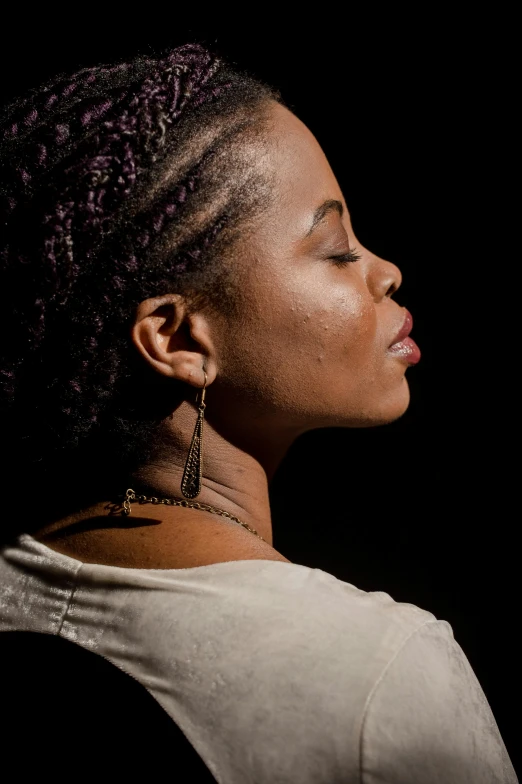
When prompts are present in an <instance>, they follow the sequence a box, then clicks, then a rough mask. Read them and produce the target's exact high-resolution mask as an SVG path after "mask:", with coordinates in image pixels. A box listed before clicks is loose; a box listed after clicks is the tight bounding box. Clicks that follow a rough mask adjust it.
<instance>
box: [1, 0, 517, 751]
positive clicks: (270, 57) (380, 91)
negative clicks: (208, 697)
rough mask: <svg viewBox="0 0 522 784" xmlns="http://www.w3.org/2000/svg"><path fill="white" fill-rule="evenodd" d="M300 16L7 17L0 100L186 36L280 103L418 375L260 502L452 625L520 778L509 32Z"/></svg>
mask: <svg viewBox="0 0 522 784" xmlns="http://www.w3.org/2000/svg"><path fill="white" fill-rule="evenodd" d="M412 8H413V7H412ZM309 11H310V14H309V16H307V17H306V18H304V17H299V18H296V19H295V22H294V24H292V23H290V22H285V24H284V29H283V27H282V24H283V20H282V19H278V18H269V17H268V15H266V16H263V15H262V14H261V12H260V10H259V9H257V10H255V11H254V10H253V9H250V10H248V9H246V10H245V8H243V10H242V11H241V12H240V11H239V10H238V12H237V15H234V14H232V13H230V14H229V15H228V16H229V19H228V20H227V19H223V18H222V19H221V20H220V21H219V22H216V23H215V24H213V23H211V22H209V21H208V20H207V22H205V23H201V18H202V17H203V12H202V11H201V14H199V15H198V11H197V9H196V10H195V11H194V13H193V15H192V16H190V15H187V14H184V15H182V18H181V19H180V16H179V13H180V12H179V9H176V7H175V6H174V7H173V8H172V9H170V10H169V8H167V7H165V6H159V5H157V4H154V3H152V4H148V5H147V6H146V7H143V8H141V9H140V11H139V17H137V18H133V19H128V18H127V17H123V18H118V14H116V13H114V14H113V15H111V14H110V7H109V8H108V7H102V6H101V5H100V6H97V7H95V6H89V8H88V9H87V7H86V8H85V9H84V10H83V11H79V10H69V12H65V11H64V10H63V11H58V10H55V11H52V12H51V11H48V10H47V11H46V12H45V15H44V14H42V15H41V17H39V18H38V17H36V16H35V15H34V14H32V15H25V14H24V12H22V11H17V10H16V9H11V11H10V12H9V13H8V15H7V16H6V19H5V22H6V23H5V26H4V32H3V41H4V46H3V49H2V72H3V75H4V77H3V81H2V91H3V96H2V98H3V100H7V99H8V98H9V97H11V96H12V95H14V94H16V93H18V92H19V91H20V90H22V89H25V88H26V87H29V86H32V85H34V84H36V83H38V82H40V81H42V80H44V79H46V78H47V77H49V76H51V75H53V74H54V73H56V72H58V71H62V70H70V69H73V68H76V67H79V66H82V65H91V64H95V63H98V62H101V61H109V60H112V59H117V58H121V57H128V56H131V55H133V54H135V53H138V52H145V53H147V52H150V51H158V50H161V49H163V48H165V47H169V46H175V45H178V44H180V43H184V42H186V41H195V40H197V41H202V42H204V43H207V44H209V45H210V46H211V47H213V48H214V49H216V50H217V51H218V52H220V53H222V54H223V55H225V56H226V57H227V59H229V60H231V61H233V62H236V63H237V64H238V65H239V66H241V67H242V68H244V69H246V70H249V71H251V72H252V73H254V75H256V76H258V77H260V78H262V79H264V80H266V81H267V82H269V83H271V84H272V85H275V86H276V87H278V88H279V89H280V90H281V92H282V95H283V98H284V100H285V101H286V103H287V104H288V105H289V107H290V108H291V109H293V110H294V111H295V112H296V114H297V115H298V116H299V117H300V118H301V119H302V120H303V121H304V122H306V123H307V124H308V125H309V127H310V128H311V129H312V131H313V132H314V133H315V135H316V136H317V137H318V139H319V141H320V143H321V144H322V145H323V148H324V149H325V152H326V154H327V155H328V157H329V159H330V162H331V164H332V166H333V169H334V171H335V173H336V175H337V177H338V180H339V182H340V184H341V187H342V189H343V191H344V193H345V196H346V199H347V202H348V206H349V208H350V211H351V214H352V220H353V224H354V228H355V232H356V234H357V235H358V237H359V239H360V240H361V242H362V243H363V244H364V245H366V246H367V247H369V248H370V249H372V250H373V251H375V252H377V253H378V254H379V255H381V256H383V257H385V258H388V259H390V260H391V261H393V262H395V263H397V264H398V266H399V267H400V268H401V270H402V272H403V275H404V283H403V286H402V288H401V290H400V292H399V294H398V296H397V299H398V301H399V302H400V303H401V304H404V305H407V307H408V308H409V309H410V310H411V311H412V313H413V317H414V331H413V337H414V338H415V339H416V340H417V342H418V343H419V345H420V347H421V349H422V351H423V359H422V361H421V363H420V365H419V366H417V367H416V368H413V369H410V370H409V371H408V377H409V380H410V386H411V390H412V403H411V406H410V409H409V410H408V412H407V413H406V414H405V415H404V417H403V418H402V419H401V420H400V421H398V422H396V423H394V424H392V425H389V426H387V427H384V428H378V429H375V430H364V431H362V430H361V431H347V430H329V431H317V432H314V433H310V434H307V435H306V436H303V437H302V438H301V439H300V440H299V441H298V442H296V444H295V445H294V446H293V448H292V449H291V451H290V453H289V454H288V456H287V458H286V459H285V461H284V463H283V465H282V466H281V468H280V471H279V473H278V475H277V476H276V478H275V480H274V483H273V487H272V499H273V513H274V536H275V546H276V547H277V548H278V549H279V550H280V551H281V552H283V553H284V554H285V555H286V556H287V557H288V558H289V559H291V560H293V561H296V562H299V563H304V564H307V565H309V566H313V567H318V568H321V569H324V570H326V571H329V572H331V573H333V574H335V575H336V576H337V577H339V578H340V579H343V580H346V581H348V582H351V583H353V584H355V585H357V586H358V587H359V588H362V589H365V590H384V591H387V592H388V593H390V594H391V596H392V597H393V598H394V599H396V600H398V601H405V602H411V603H413V604H417V605H419V606H420V607H422V608H424V609H426V610H429V611H431V612H433V613H434V614H435V615H436V616H437V617H439V618H444V619H445V620H447V621H449V622H450V624H451V625H452V627H453V630H454V633H455V637H456V639H457V640H458V641H459V642H460V644H461V645H462V647H463V648H464V650H465V652H466V654H467V656H468V658H469V660H470V662H471V664H472V666H473V668H474V670H475V672H476V674H477V676H478V678H479V680H480V682H481V684H482V687H483V688H484V690H485V692H486V695H487V697H488V700H489V702H490V704H491V706H492V708H493V712H494V714H495V717H496V720H497V723H498V724H499V727H500V729H501V732H502V735H503V737H504V740H505V742H506V745H507V747H508V750H509V752H510V755H511V758H512V760H513V762H514V764H516V763H517V761H518V754H519V751H518V734H517V733H516V724H515V721H514V717H513V715H512V713H513V710H514V705H515V696H516V694H517V695H518V693H519V680H518V665H519V659H520V656H519V649H518V643H517V638H518V625H519V618H520V613H519V592H518V568H519V559H518V547H517V545H516V526H515V523H516V520H518V519H519V517H520V515H519V513H518V510H517V506H516V505H515V493H516V491H517V486H516V485H517V479H518V474H517V473H516V472H515V463H516V459H517V454H516V451H517V450H516V449H515V448H514V447H513V446H512V445H513V444H514V443H516V441H515V439H514V437H513V431H514V428H515V421H516V416H515V412H516V404H515V399H514V396H512V395H511V394H510V390H511V389H512V388H513V386H514V384H513V381H514V373H513V372H512V368H513V367H515V369H516V365H517V361H516V357H517V353H516V349H513V350H512V352H511V353H510V352H509V351H506V348H505V346H506V341H507V339H508V337H509V327H508V326H507V324H508V317H509V315H510V314H512V313H513V312H516V308H517V301H518V287H517V280H516V273H515V265H514V258H515V253H516V251H518V247H517V246H516V245H515V243H514V242H513V243H511V244H510V242H509V239H508V227H509V222H510V210H509V204H510V203H512V199H513V197H514V196H515V193H514V192H513V191H512V190H511V188H512V187H513V178H512V175H511V170H512V165H513V164H512V159H511V155H512V151H513V148H510V146H509V128H510V125H511V122H512V120H511V105H512V103H513V99H514V96H513V95H512V89H513V88H512V79H511V63H510V45H509V41H506V35H507V33H508V32H509V28H510V26H511V25H512V24H514V20H510V19H503V18H501V16H500V13H499V14H497V16H496V17H495V18H491V17H490V16H487V15H484V16H483V17H480V16H479V15H478V12H477V11H476V10H475V11H474V16H473V19H457V18H455V16H452V15H450V14H447V15H446V16H444V15H442V14H441V12H440V10H439V11H436V10H435V9H433V8H430V7H428V6H426V7H424V10H423V12H422V15H420V16H419V14H418V12H416V13H417V15H407V14H404V15H403V16H402V17H401V16H400V15H398V14H397V10H394V11H393V12H392V11H388V12H387V15H386V16H383V15H382V14H383V12H382V9H371V7H370V14H369V17H370V18H371V20H370V21H369V19H368V17H367V18H366V19H365V20H364V21H361V20H360V19H359V18H355V15H354V14H353V9H346V8H345V9H344V10H343V9H342V8H341V9H340V8H333V7H329V8H327V7H326V6H325V7H324V8H321V9H319V8H318V7H315V8H314V9H309ZM273 13H274V12H273V11H271V12H270V14H271V15H272V14H273ZM122 15H123V12H122ZM196 19H197V20H198V21H197V22H196V21H195V20H196ZM514 357H515V361H513V358H514ZM510 445H511V446H510ZM320 485H323V486H324V485H326V487H328V488H329V490H328V491H327V492H324V491H323V492H321V491H320V490H319V486H320Z"/></svg>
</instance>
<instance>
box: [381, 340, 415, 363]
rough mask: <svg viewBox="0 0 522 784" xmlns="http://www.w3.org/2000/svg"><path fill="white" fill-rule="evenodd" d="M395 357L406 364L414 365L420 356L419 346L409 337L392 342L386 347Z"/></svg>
mask: <svg viewBox="0 0 522 784" xmlns="http://www.w3.org/2000/svg"><path fill="white" fill-rule="evenodd" d="M388 352H389V353H390V354H393V356H394V357H397V359H402V360H403V362H407V364H408V365H416V364H417V362H418V361H419V360H420V358H421V353H420V348H419V347H418V345H417V344H416V343H415V341H414V340H412V339H411V338H404V340H401V341H400V343H394V344H393V345H392V346H390V348H389V349H388Z"/></svg>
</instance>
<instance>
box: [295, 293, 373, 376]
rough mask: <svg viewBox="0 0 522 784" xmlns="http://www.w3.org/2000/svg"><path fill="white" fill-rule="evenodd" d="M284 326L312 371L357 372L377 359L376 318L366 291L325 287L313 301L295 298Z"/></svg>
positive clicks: (307, 296)
mask: <svg viewBox="0 0 522 784" xmlns="http://www.w3.org/2000/svg"><path fill="white" fill-rule="evenodd" d="M318 293H319V294H320V296H317V294H318ZM281 325H282V328H283V329H282V331H283V330H284V332H285V333H286V335H287V336H288V338H287V339H288V340H291V341H292V345H293V347H294V352H295V354H296V355H298V356H299V357H300V359H301V360H302V362H303V367H307V369H308V371H309V372H310V371H312V370H313V368H314V366H316V367H317V368H318V369H321V370H322V369H325V368H326V367H332V369H334V368H335V367H338V368H345V369H347V368H350V367H351V368H352V370H355V369H356V368H359V367H361V366H362V365H366V364H368V363H370V364H371V362H372V361H373V360H374V358H375V354H376V351H375V349H376V335H377V318H376V312H375V307H374V304H373V301H372V300H371V298H370V296H369V295H368V292H367V291H366V292H365V291H364V290H359V289H357V288H351V289H350V290H349V291H346V290H339V289H325V288H323V289H322V290H320V289H315V296H314V297H313V299H311V297H310V295H309V293H307V294H306V295H300V296H295V297H294V298H293V301H292V305H291V307H290V311H289V313H287V314H286V318H284V319H283V320H282V322H281Z"/></svg>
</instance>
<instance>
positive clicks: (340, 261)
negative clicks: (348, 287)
mask: <svg viewBox="0 0 522 784" xmlns="http://www.w3.org/2000/svg"><path fill="white" fill-rule="evenodd" d="M360 258H361V256H360V254H359V253H357V252H356V251H355V250H353V249H350V250H349V251H348V253H342V254H341V255H340V256H330V260H331V261H333V263H334V264H335V265H336V266H337V267H343V266H344V265H345V264H350V263H352V262H354V261H359V259H360Z"/></svg>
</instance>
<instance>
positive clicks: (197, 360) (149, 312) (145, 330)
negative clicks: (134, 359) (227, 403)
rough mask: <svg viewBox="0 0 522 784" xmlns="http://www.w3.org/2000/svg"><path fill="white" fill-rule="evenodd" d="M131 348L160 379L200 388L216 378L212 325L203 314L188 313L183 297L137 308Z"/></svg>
mask: <svg viewBox="0 0 522 784" xmlns="http://www.w3.org/2000/svg"><path fill="white" fill-rule="evenodd" d="M131 337H132V341H133V343H134V345H135V346H136V348H137V349H138V351H139V352H140V354H141V355H142V357H143V358H144V359H145V361H146V362H147V363H148V364H149V365H150V366H151V367H152V368H154V370H156V371H157V372H158V373H160V374H161V375H163V376H167V377H168V378H175V379H177V380H178V381H184V382H185V383H186V384H190V385H191V386H194V387H203V386H204V383H205V373H206V374H207V384H211V383H212V382H213V381H214V379H215V378H216V375H217V362H216V355H215V349H214V343H213V341H212V339H211V324H210V321H209V319H208V317H207V316H206V315H205V314H204V313H202V312H201V311H198V312H191V311H190V309H189V308H188V304H187V302H186V300H185V298H184V297H182V296H181V295H178V294H165V295H164V296H161V297H152V298H150V299H146V300H144V301H143V302H141V303H140V305H139V306H138V309H137V312H136V317H135V320H134V324H133V325H132V329H131Z"/></svg>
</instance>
